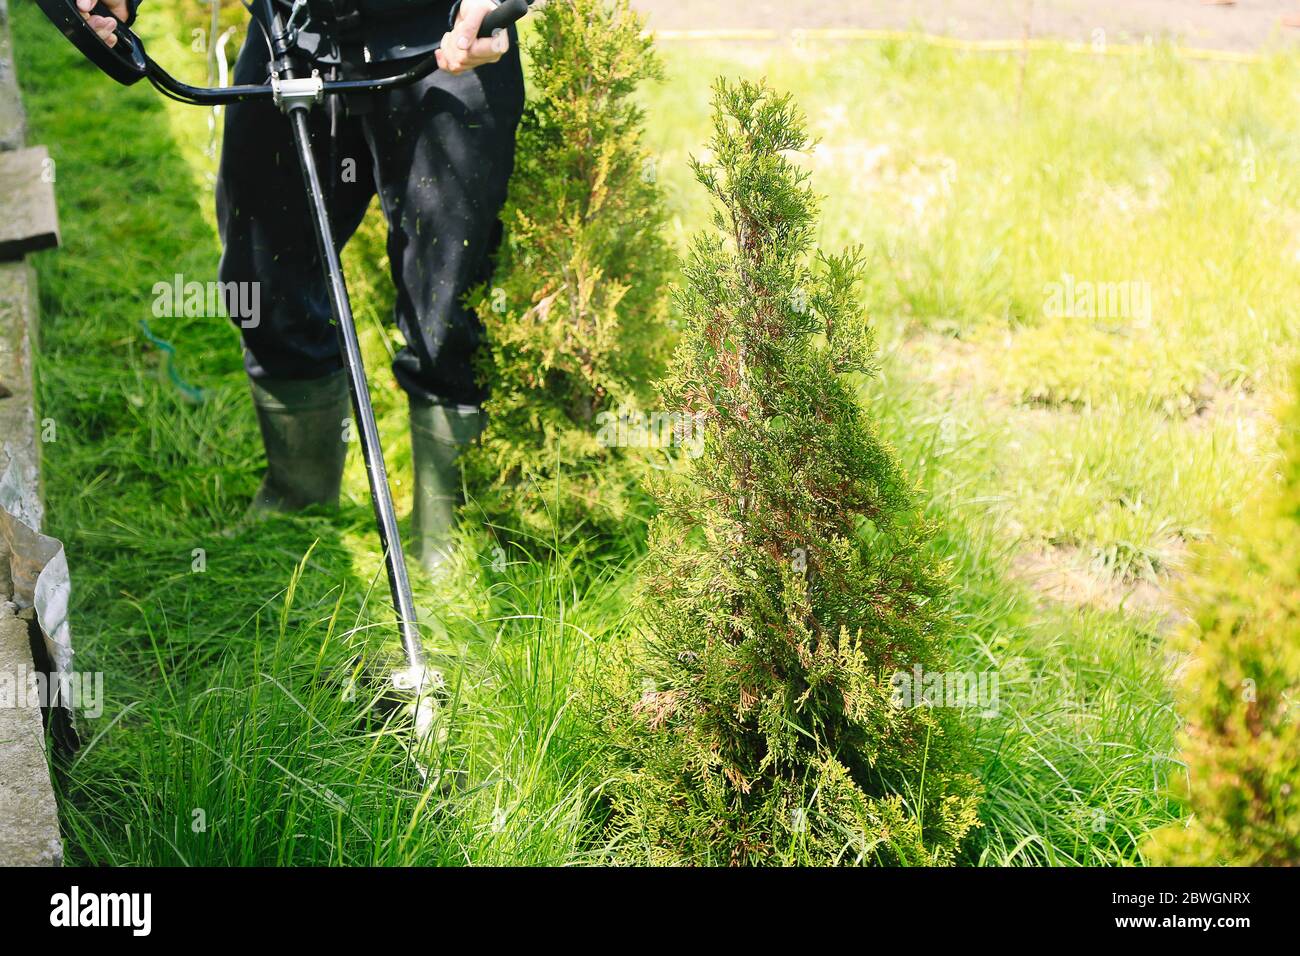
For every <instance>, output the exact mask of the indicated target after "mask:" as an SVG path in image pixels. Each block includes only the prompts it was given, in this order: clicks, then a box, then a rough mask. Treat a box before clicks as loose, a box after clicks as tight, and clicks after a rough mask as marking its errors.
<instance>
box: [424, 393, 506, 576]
mask: <svg viewBox="0 0 1300 956" xmlns="http://www.w3.org/2000/svg"><path fill="white" fill-rule="evenodd" d="M410 405H411V461H412V463H413V464H414V466H415V467H414V470H415V503H414V505H413V507H412V508H411V553H412V554H413V555H414V556H415V559H416V560H417V561H419V562H420V566H421V567H422V568H424V570H425V571H427V572H429V574H430V575H437V574H438V572H439V571H440V570H441V569H442V568H444V567H446V566H447V564H448V562H449V561H450V560H451V558H452V547H453V543H454V540H455V538H454V534H455V530H456V506H457V505H459V504H460V502H461V480H460V466H459V464H458V463H457V459H458V458H459V457H460V453H461V452H462V451H463V450H464V448H465V446H466V445H470V444H473V442H474V441H475V440H476V439H477V438H478V436H479V435H480V434H481V433H482V431H483V426H484V424H486V421H487V417H486V416H485V415H484V414H483V410H482V409H481V408H479V407H478V406H476V405H437V404H434V403H431V402H425V401H422V400H420V399H417V398H411V400H410Z"/></svg>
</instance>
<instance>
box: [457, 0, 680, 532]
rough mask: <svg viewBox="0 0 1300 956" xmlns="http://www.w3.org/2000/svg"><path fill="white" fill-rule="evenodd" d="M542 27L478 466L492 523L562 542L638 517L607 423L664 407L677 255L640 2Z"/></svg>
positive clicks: (496, 284)
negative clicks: (650, 104) (644, 97)
mask: <svg viewBox="0 0 1300 956" xmlns="http://www.w3.org/2000/svg"><path fill="white" fill-rule="evenodd" d="M531 19H532V20H534V21H535V32H534V38H533V39H532V41H531V42H530V43H529V45H528V46H529V51H530V52H531V54H532V55H531V57H530V68H529V94H528V104H527V106H526V109H525V113H524V116H523V120H522V122H521V125H520V129H519V135H518V160H517V166H516V170H515V174H514V177H513V179H512V180H511V184H510V196H509V200H508V202H507V204H506V207H505V210H504V211H503V214H502V219H503V222H504V225H505V238H504V241H503V244H502V247H501V249H500V252H499V254H498V259H497V264H496V272H495V276H494V278H493V280H492V281H491V282H490V283H489V284H488V285H487V286H486V287H484V288H483V289H482V290H480V293H479V294H478V296H477V299H476V309H477V312H478V314H479V316H480V317H481V318H482V320H483V323H484V326H485V328H486V331H487V339H488V346H487V348H486V349H484V350H483V353H482V355H481V359H482V371H483V374H484V376H485V379H486V381H487V383H488V385H489V387H490V390H491V396H490V398H489V400H488V402H487V404H486V409H487V412H488V425H487V431H486V433H485V434H484V436H483V439H482V442H481V443H480V445H479V446H478V447H477V448H475V449H473V450H472V451H471V452H470V454H469V456H468V460H467V462H466V469H467V475H468V480H469V487H470V488H471V489H473V494H474V496H475V498H476V501H477V504H478V505H479V506H481V508H482V509H483V511H484V512H485V514H486V516H487V518H488V519H489V520H490V521H493V522H495V523H497V524H499V525H504V526H505V527H507V528H511V529H518V530H522V531H524V532H531V533H534V534H540V535H542V536H544V537H550V535H551V534H552V533H553V532H555V531H556V530H557V526H558V527H559V528H564V529H567V528H571V527H573V526H574V525H575V524H577V523H580V522H581V523H585V524H587V525H589V526H592V527H593V528H594V529H596V530H598V531H599V530H602V529H604V530H608V529H610V528H614V527H619V526H622V525H623V524H624V523H625V522H627V521H630V520H632V519H631V518H630V515H631V514H632V513H633V512H634V511H635V507H634V505H633V502H634V500H635V495H636V488H637V481H636V477H637V475H636V467H637V464H638V462H639V461H644V459H643V458H642V459H638V458H637V454H638V453H637V452H635V451H632V450H629V449H627V448H623V447H619V446H617V445H616V444H611V443H608V442H602V441H601V440H600V418H601V414H602V412H607V411H610V410H613V409H616V408H618V407H620V406H628V407H644V405H645V401H646V399H647V398H648V397H650V396H651V395H652V392H651V391H650V389H649V383H650V382H652V381H654V379H655V378H656V377H657V376H658V375H659V374H660V373H661V370H662V367H663V361H664V359H665V357H666V356H667V354H669V352H670V351H671V342H670V341H669V338H668V329H667V325H666V314H667V308H666V306H667V297H666V291H665V289H666V277H667V269H668V266H669V264H670V259H669V256H668V252H667V246H666V244H665V241H664V239H663V237H662V235H661V226H662V224H663V219H664V215H663V210H662V207H661V203H660V199H659V193H658V188H657V186H656V182H655V179H656V177H655V175H654V164H653V160H652V157H651V156H650V154H649V153H648V151H647V149H646V147H645V145H644V144H643V142H642V130H643V125H644V124H643V116H642V111H641V110H640V108H639V107H638V106H637V105H636V103H635V101H634V99H633V96H634V94H635V92H636V90H637V87H638V85H639V84H641V83H643V82H645V81H647V80H654V79H658V78H659V76H660V73H661V67H660V63H659V61H658V59H657V58H656V56H655V54H654V50H653V46H652V43H651V40H650V39H649V38H648V37H647V36H645V35H644V34H643V28H642V21H641V19H640V17H638V16H637V15H636V14H635V13H634V12H633V11H632V10H631V9H630V8H629V6H628V0H565V2H564V3H550V4H546V5H545V6H543V7H540V8H539V9H538V10H537V11H536V13H535V14H534V16H533V17H532V18H531ZM641 500H642V501H643V500H644V499H641Z"/></svg>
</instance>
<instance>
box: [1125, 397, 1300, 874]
mask: <svg viewBox="0 0 1300 956" xmlns="http://www.w3.org/2000/svg"><path fill="white" fill-rule="evenodd" d="M1283 451H1284V453H1285V458H1284V460H1283V463H1282V466H1281V475H1280V481H1279V484H1278V487H1277V488H1276V489H1270V491H1269V493H1268V494H1267V495H1265V496H1264V498H1263V499H1262V500H1260V501H1257V502H1255V503H1254V504H1253V505H1252V506H1251V507H1250V508H1249V509H1248V510H1247V512H1246V513H1245V515H1243V517H1242V518H1241V519H1240V520H1239V521H1238V522H1237V523H1236V524H1235V525H1234V527H1233V528H1232V529H1231V532H1230V534H1229V535H1228V536H1227V537H1226V538H1225V540H1224V541H1223V542H1221V544H1220V547H1219V548H1218V549H1216V553H1214V554H1207V556H1206V559H1205V562H1204V566H1203V568H1202V575H1201V581H1200V583H1199V585H1198V587H1199V591H1200V593H1199V595H1198V599H1199V602H1200V609H1199V613H1198V615H1197V620H1196V622H1195V626H1194V627H1193V628H1191V631H1192V633H1191V634H1190V635H1189V636H1190V637H1191V639H1192V640H1193V641H1194V648H1193V650H1192V655H1193V656H1192V660H1191V661H1190V664H1189V666H1188V671H1187V675H1186V679H1185V682H1184V685H1183V691H1184V700H1185V703H1184V716H1185V717H1186V719H1187V726H1186V729H1185V730H1184V733H1183V738H1182V743H1183V759H1184V760H1185V761H1186V763H1187V778H1188V781H1189V793H1188V795H1187V801H1188V804H1189V807H1190V809H1191V811H1192V814H1191V817H1190V819H1189V820H1188V822H1187V825H1186V826H1183V825H1181V824H1175V825H1171V826H1169V827H1166V828H1164V829H1163V830H1161V831H1158V832H1157V833H1156V835H1155V837H1154V839H1153V840H1152V841H1151V843H1150V845H1149V847H1148V851H1149V856H1150V858H1151V859H1152V860H1153V861H1154V862H1158V863H1167V864H1173V865H1186V866H1200V865H1219V864H1237V865H1245V866H1267V865H1272V866H1277V865H1283V864H1290V865H1300V406H1297V407H1296V409H1294V410H1293V411H1292V412H1291V414H1290V416H1289V418H1288V419H1287V422H1286V424H1285V427H1284V431H1283Z"/></svg>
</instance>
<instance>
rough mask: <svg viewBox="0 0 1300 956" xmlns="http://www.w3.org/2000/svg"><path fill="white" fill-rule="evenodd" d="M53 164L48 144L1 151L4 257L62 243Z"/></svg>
mask: <svg viewBox="0 0 1300 956" xmlns="http://www.w3.org/2000/svg"><path fill="white" fill-rule="evenodd" d="M53 168H54V167H53V166H52V165H51V161H50V154H49V151H47V150H46V148H45V147H44V146H32V147H30V148H28V149H15V150H10V151H9V152H0V260H3V259H18V258H21V257H22V256H25V255H27V253H29V252H39V251H40V250H41V249H53V248H54V247H55V246H57V245H58V244H59V214H58V211H57V209H56V207H55V205H54V176H53V174H52V171H53Z"/></svg>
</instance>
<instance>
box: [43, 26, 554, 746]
mask: <svg viewBox="0 0 1300 956" xmlns="http://www.w3.org/2000/svg"><path fill="white" fill-rule="evenodd" d="M36 2H37V4H38V5H39V6H40V8H41V10H42V11H44V13H45V15H46V16H47V17H49V19H50V20H51V21H52V22H53V23H54V25H55V26H57V27H58V28H59V30H60V32H62V33H63V35H64V36H66V37H67V38H68V39H69V40H70V41H72V43H73V44H74V45H75V46H76V47H77V49H78V50H80V51H81V52H82V54H84V55H85V56H86V58H87V59H89V60H90V61H91V62H92V63H94V64H95V65H96V66H97V67H99V68H100V69H101V70H103V71H104V72H105V73H107V74H108V75H109V76H111V77H112V78H113V79H114V80H116V81H117V82H119V83H121V84H123V85H125V86H130V85H131V84H133V83H137V82H139V81H140V80H142V79H147V80H149V82H150V83H152V84H153V85H154V87H155V88H156V89H157V90H158V92H160V93H162V94H163V95H165V96H168V97H170V98H171V99H174V100H179V101H180V102H182V103H189V104H191V105H194V106H224V105H226V104H229V103H238V102H244V101H247V100H272V101H273V102H274V103H275V105H276V106H277V107H279V108H280V110H281V111H282V112H283V113H284V115H285V117H286V119H287V120H288V122H289V125H290V128H291V129H292V131H293V141H294V145H295V149H296V152H297V154H298V161H299V164H300V165H301V166H302V176H303V185H304V186H305V187H306V190H307V197H308V203H309V205H310V208H311V212H312V226H313V228H314V230H315V233H316V245H317V248H318V250H319V253H320V257H321V261H322V262H323V263H324V266H325V275H326V279H327V282H328V287H329V299H330V309H331V311H332V313H333V316H334V322H335V324H336V325H337V327H338V334H339V339H340V342H341V345H342V351H343V362H344V366H345V368H346V371H347V379H348V387H349V389H350V391H351V393H352V408H353V412H354V413H355V415H356V421H357V426H358V428H359V430H360V433H361V453H362V456H363V458H364V459H365V463H366V477H367V479H368V480H369V483H370V500H371V502H372V504H373V505H374V510H375V521H376V524H377V525H378V530H379V540H380V543H381V544H382V545H383V549H384V565H385V568H386V570H387V573H388V584H389V587H390V589H391V590H392V595H393V606H394V608H395V610H396V612H397V626H398V630H399V631H400V633H401V638H402V648H403V650H404V652H405V654H406V663H407V669H406V670H405V671H404V672H402V673H401V674H399V675H397V676H396V677H395V679H394V681H395V684H396V685H397V688H398V689H399V690H401V691H403V692H406V693H409V694H412V695H414V697H415V699H416V701H417V702H421V701H422V702H424V704H425V705H424V706H420V705H419V704H417V707H416V711H415V714H416V725H417V726H416V730H417V733H423V731H425V730H427V728H428V726H429V725H430V724H431V721H432V708H433V705H432V704H431V703H429V697H430V695H431V693H432V692H433V691H435V690H437V689H438V688H439V687H440V686H441V684H442V677H441V675H440V674H438V673H436V672H434V671H430V670H429V669H428V668H426V666H425V662H424V649H423V646H422V644H421V641H420V631H419V625H418V622H417V620H416V616H415V602H414V599H413V598H412V595H411V581H410V578H409V577H408V575H407V571H406V558H405V555H404V554H403V551H402V541H401V537H400V536H399V534H398V530H397V514H396V512H395V511H394V508H393V496H392V492H391V491H390V489H389V487H388V471H387V469H386V468H385V466H384V451H383V448H382V447H381V446H380V443H379V429H378V427H377V426H376V424H375V412H374V409H373V407H372V406H371V403H370V391H369V388H368V386H367V383H366V371H365V366H364V364H363V363H362V358H361V348H360V346H359V345H358V342H357V330H356V325H355V323H354V322H353V319H352V305H351V302H350V301H349V299H348V290H347V285H346V283H345V282H344V279H343V266H342V265H341V263H340V262H339V255H338V252H337V251H336V247H335V245H334V235H333V231H332V229H331V227H330V218H329V211H328V208H327V206H326V204H325V194H324V191H323V190H322V188H321V179H320V174H319V172H318V171H317V166H316V161H315V157H314V156H313V154H312V148H311V141H310V138H309V136H308V126H307V114H308V111H309V110H311V109H313V108H314V107H316V106H318V105H320V104H321V103H322V102H324V100H325V97H327V96H340V95H345V94H346V95H348V96H358V95H366V94H375V93H382V92H385V91H387V90H392V89H395V88H398V87H402V86H408V85H410V84H412V83H415V82H418V81H419V80H421V79H423V78H424V77H426V76H428V75H429V74H430V73H432V72H434V71H435V70H436V69H438V62H437V58H436V57H435V56H433V55H430V56H428V57H427V58H425V59H422V60H420V61H419V62H417V63H416V64H415V65H414V66H411V67H409V68H407V69H404V70H400V72H393V73H389V74H383V73H379V74H375V75H370V76H368V77H367V78H365V79H346V80H337V79H329V80H327V79H323V78H322V76H321V73H322V70H325V71H326V72H332V70H331V69H330V67H332V66H336V65H337V62H338V61H337V59H335V60H333V62H331V63H325V62H323V59H322V58H318V55H317V53H316V52H315V51H317V50H321V49H322V47H323V46H324V47H328V44H320V43H319V42H318V39H319V38H318V36H315V37H314V36H311V34H310V33H309V31H305V30H303V29H302V28H301V24H298V25H295V26H294V27H293V28H292V29H290V28H289V27H286V24H285V22H284V20H283V19H282V18H281V16H280V13H279V11H278V10H277V9H276V7H275V4H274V2H273V0H254V2H255V3H257V4H258V7H259V11H255V12H254V16H255V18H256V19H257V20H258V22H259V23H260V24H261V26H262V28H263V29H264V30H265V31H266V35H267V39H268V41H269V42H270V46H271V71H270V77H269V78H268V80H267V82H266V83H264V84H260V85H244V86H230V87H225V88H207V87H196V86H190V85H188V84H186V83H182V82H180V81H179V80H177V79H176V78H175V77H173V76H172V75H171V74H170V73H168V72H167V71H166V70H164V69H163V68H162V67H160V66H159V65H158V64H157V63H156V62H154V61H153V60H152V59H151V58H150V57H149V55H148V54H147V53H146V52H145V49H144V44H143V43H141V42H140V39H139V37H137V36H136V35H135V34H134V33H132V32H131V30H130V29H128V28H127V27H126V26H125V25H123V24H121V23H119V24H118V25H117V27H116V29H115V31H114V35H115V36H116V37H117V42H116V44H115V45H113V46H111V47H110V46H109V45H108V44H107V43H105V42H104V41H103V40H102V39H100V37H99V35H98V34H97V33H96V32H95V31H94V29H92V28H91V26H90V25H89V24H88V23H87V22H86V20H85V19H84V18H83V17H82V16H81V14H80V13H79V12H78V10H77V7H76V5H75V2H74V0H36ZM251 9H252V8H251V7H250V10H251ZM300 11H302V12H306V11H307V5H306V2H305V0H298V2H297V3H296V4H295V6H294V11H293V13H292V14H291V16H290V20H291V21H294V20H296V18H297V15H298V13H299V12H300ZM258 12H260V14H261V15H260V16H258V15H257V13H258ZM527 12H528V3H527V0H504V2H503V3H501V5H500V6H498V7H497V8H496V9H495V10H493V11H492V12H491V13H489V14H488V16H487V17H486V18H485V19H484V21H483V26H482V28H481V29H480V31H479V36H481V37H490V36H492V35H494V34H495V33H496V31H498V30H503V29H506V28H508V27H509V26H510V25H511V24H513V23H514V22H515V21H517V20H519V19H520V18H521V17H522V16H524V14H526V13H527ZM94 13H96V14H98V15H100V16H104V17H109V16H112V14H111V13H110V12H109V10H108V9H107V8H106V7H104V6H103V5H102V4H101V5H99V6H97V7H96V8H95V10H94ZM299 37H303V38H310V40H311V42H304V43H299V42H297V41H298V39H299ZM309 47H310V48H314V49H310V50H309V49H307V48H309ZM322 52H324V51H322ZM422 725H423V726H422Z"/></svg>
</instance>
